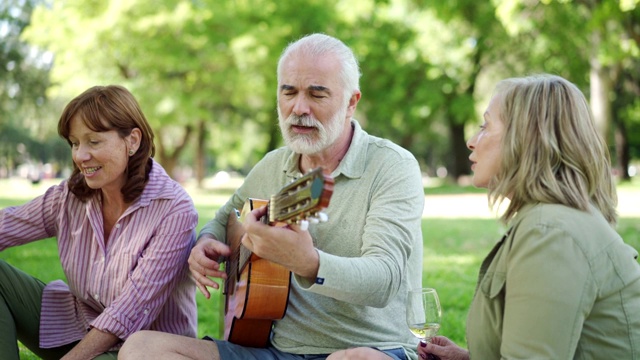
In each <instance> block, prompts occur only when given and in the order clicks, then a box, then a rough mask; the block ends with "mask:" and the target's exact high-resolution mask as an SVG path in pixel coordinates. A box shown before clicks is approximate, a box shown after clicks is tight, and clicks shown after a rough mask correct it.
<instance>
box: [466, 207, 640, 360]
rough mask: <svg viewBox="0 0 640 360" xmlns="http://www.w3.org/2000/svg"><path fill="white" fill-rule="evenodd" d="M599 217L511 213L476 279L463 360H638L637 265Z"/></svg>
mask: <svg viewBox="0 0 640 360" xmlns="http://www.w3.org/2000/svg"><path fill="white" fill-rule="evenodd" d="M637 256H638V252H637V251H636V250H634V249H633V248H632V247H631V246H629V245H627V244H625V243H624V242H623V240H622V239H621V238H620V236H619V235H618V234H617V233H616V232H615V231H614V230H613V229H612V228H611V226H610V225H609V224H608V223H607V222H606V220H605V219H604V217H603V216H602V215H601V214H600V212H599V211H598V210H596V209H595V208H594V207H591V211H590V212H584V211H579V210H576V209H572V208H569V207H566V206H562V205H548V204H545V205H543V204H539V205H535V206H531V205H530V206H527V207H526V208H524V209H522V210H521V211H519V213H518V214H517V215H516V217H515V218H514V219H513V220H512V222H511V227H510V230H509V231H508V233H507V235H505V237H504V238H503V239H502V240H501V241H500V242H499V243H498V244H497V245H496V246H495V248H494V249H493V250H492V251H491V253H490V254H489V256H488V257H487V258H486V259H485V261H484V263H483V264H482V267H481V270H480V277H479V281H478V287H477V289H476V294H475V297H474V299H473V302H472V306H471V309H470V312H469V316H468V322H467V340H468V345H469V351H470V356H471V358H472V359H483V360H484V359H629V360H631V359H640V265H639V264H638V261H637V260H636V258H637Z"/></svg>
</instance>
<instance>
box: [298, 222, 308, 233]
mask: <svg viewBox="0 0 640 360" xmlns="http://www.w3.org/2000/svg"><path fill="white" fill-rule="evenodd" d="M299 225H300V230H302V231H307V230H309V222H308V221H307V220H300V222H299Z"/></svg>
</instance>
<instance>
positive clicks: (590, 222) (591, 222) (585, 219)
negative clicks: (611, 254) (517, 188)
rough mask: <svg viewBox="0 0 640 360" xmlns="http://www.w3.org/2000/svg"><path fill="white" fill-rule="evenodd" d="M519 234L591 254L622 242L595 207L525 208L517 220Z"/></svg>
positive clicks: (515, 225)
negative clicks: (545, 238)
mask: <svg viewBox="0 0 640 360" xmlns="http://www.w3.org/2000/svg"><path fill="white" fill-rule="evenodd" d="M514 220H515V223H514V226H513V227H514V229H517V231H516V232H517V233H520V234H528V233H533V234H539V235H540V236H552V237H553V238H555V239H556V241H560V239H564V240H566V241H568V242H570V243H573V244H574V245H578V246H579V247H580V248H582V249H583V251H585V253H588V254H595V253H597V252H599V251H602V250H603V249H604V248H606V247H608V246H609V245H611V244H612V243H620V242H622V240H621V238H620V235H619V234H618V233H617V232H616V231H615V229H614V228H613V227H612V226H611V225H610V224H609V223H608V222H607V220H606V219H605V218H604V216H603V215H602V213H600V212H599V211H598V210H597V209H596V208H595V207H593V206H590V208H589V209H588V210H579V209H575V208H572V207H569V206H565V205H560V204H536V205H530V206H527V207H525V208H524V209H523V210H522V211H520V212H519V213H518V215H517V216H516V218H515V219H514Z"/></svg>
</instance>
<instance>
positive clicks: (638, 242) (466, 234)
mask: <svg viewBox="0 0 640 360" xmlns="http://www.w3.org/2000/svg"><path fill="white" fill-rule="evenodd" d="M0 188H2V187H0ZM190 193H191V195H192V197H193V199H194V203H195V205H196V208H197V209H198V213H199V214H200V221H199V224H198V228H197V230H198V231H199V230H200V228H202V226H203V225H204V224H205V223H206V222H207V221H208V220H209V219H211V218H212V217H213V216H214V214H215V211H216V210H217V208H218V207H219V206H220V205H221V204H222V202H223V201H225V200H226V199H227V198H228V197H229V195H230V193H231V190H230V189H221V190H215V191H212V190H208V191H203V190H190ZM24 201H25V198H24V196H23V197H21V198H16V197H12V195H10V194H6V193H5V194H3V193H2V192H1V191H0V208H5V207H7V206H12V205H17V204H21V203H24ZM422 226H423V235H424V273H423V285H424V286H429V287H434V288H436V289H437V290H438V293H439V295H440V300H441V303H442V308H443V323H442V327H441V330H440V333H441V334H442V335H445V336H448V337H449V338H451V339H452V340H453V341H455V342H456V343H458V344H459V345H461V346H466V340H465V320H466V315H467V309H468V306H469V304H470V302H471V298H472V296H473V292H474V288H475V283H476V280H477V274H478V269H479V267H480V263H481V262H482V260H483V258H484V256H485V255H486V254H487V253H488V252H489V250H490V249H491V247H493V245H494V244H495V242H496V241H497V240H498V239H500V237H501V236H502V233H503V232H504V227H503V226H502V225H500V224H499V223H498V222H497V221H496V220H495V219H482V218H467V219H440V218H437V219H436V218H425V219H423V221H422ZM618 231H619V232H620V233H621V235H622V237H623V238H624V239H625V241H626V242H627V243H629V244H630V245H632V246H633V247H635V248H636V249H640V218H622V219H620V222H619V226H618ZM0 259H4V260H6V261H7V262H9V263H11V264H13V265H15V266H18V267H19V268H20V269H22V270H23V271H25V272H27V273H29V274H31V275H34V276H36V277H38V278H40V279H41V280H42V281H44V282H49V281H52V280H55V279H64V274H63V272H62V268H61V266H60V263H59V260H58V254H57V247H56V243H55V239H47V240H43V241H38V242H35V243H31V244H26V245H23V246H19V247H15V248H11V249H6V250H5V251H3V252H0ZM196 300H197V304H198V312H199V314H198V336H200V337H202V336H204V335H210V336H213V337H220V336H221V327H220V323H221V316H220V315H221V307H220V305H221V303H222V302H221V296H220V295H219V293H218V292H215V291H214V292H212V298H211V299H209V300H207V299H206V298H205V297H204V296H203V295H202V294H201V293H200V292H198V293H197V296H196ZM20 356H21V359H37V357H36V356H35V355H33V354H32V353H31V352H29V351H28V350H27V349H25V348H23V347H21V350H20Z"/></svg>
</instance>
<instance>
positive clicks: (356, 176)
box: [120, 34, 424, 360]
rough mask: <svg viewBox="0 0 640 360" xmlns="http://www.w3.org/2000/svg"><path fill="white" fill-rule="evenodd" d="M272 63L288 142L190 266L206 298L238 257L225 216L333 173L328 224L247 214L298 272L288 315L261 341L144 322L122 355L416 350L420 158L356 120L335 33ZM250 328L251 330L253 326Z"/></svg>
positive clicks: (323, 355) (262, 249) (267, 253)
mask: <svg viewBox="0 0 640 360" xmlns="http://www.w3.org/2000/svg"><path fill="white" fill-rule="evenodd" d="M277 71H278V116H279V124H280V129H281V131H282V135H283V137H284V140H285V142H286V146H285V147H282V148H280V149H277V150H274V151H272V152H270V153H268V154H267V155H266V156H265V157H264V158H263V159H262V160H261V161H260V162H258V164H256V166H255V167H254V168H253V169H252V170H251V172H250V173H249V174H248V175H247V177H246V179H245V181H244V183H243V185H242V186H241V187H240V188H239V189H238V190H237V191H236V192H235V194H234V195H233V196H232V197H231V199H229V201H228V202H227V203H226V204H225V205H224V206H223V207H222V208H221V209H220V210H219V211H218V212H217V214H216V216H215V218H214V219H213V220H211V221H210V222H209V223H208V224H207V225H206V226H205V227H204V228H203V229H202V231H201V233H200V237H199V240H198V243H197V244H196V246H195V247H194V249H193V251H192V253H191V256H190V258H189V265H190V269H191V273H192V275H193V278H194V279H195V280H196V282H197V284H198V287H199V288H200V290H201V291H202V292H203V293H204V294H205V296H206V297H207V298H209V297H210V293H209V290H208V287H211V288H214V289H218V288H219V285H218V283H217V282H215V281H214V280H213V279H214V278H223V279H226V278H227V276H228V275H227V273H226V272H225V270H223V269H222V268H221V261H222V260H221V259H223V258H230V257H233V256H236V255H233V254H232V250H231V249H230V246H229V241H228V239H227V225H228V221H230V217H229V215H230V214H233V213H234V212H235V209H239V208H242V206H243V204H244V203H245V202H246V200H247V199H248V198H258V199H269V198H270V196H271V195H273V194H276V193H277V192H278V191H279V190H280V189H281V188H283V187H284V186H286V185H287V184H289V183H291V182H292V181H293V180H295V179H297V178H300V177H301V176H303V175H304V174H306V173H308V172H309V171H310V170H313V169H317V168H322V171H323V172H324V174H325V175H326V176H327V177H328V178H329V179H333V182H334V186H333V190H332V197H331V199H330V204H329V206H328V207H327V208H326V209H325V213H326V214H327V215H328V219H329V220H328V221H327V222H323V223H318V224H312V225H310V227H309V228H308V229H307V227H306V226H300V225H298V224H289V225H287V226H269V225H268V224H264V223H263V222H261V221H260V220H259V219H260V218H262V217H263V216H264V215H265V213H266V210H265V208H264V207H263V208H259V209H255V210H253V211H252V212H250V213H248V215H247V216H246V218H245V219H244V224H243V226H244V227H243V232H244V235H243V236H242V244H243V246H245V247H246V248H247V249H248V250H250V251H251V252H252V253H253V254H254V255H256V256H258V257H259V258H262V259H266V260H268V261H270V262H272V263H274V264H278V265H280V266H282V267H283V268H285V269H287V270H288V271H290V272H291V274H292V280H291V284H290V287H289V289H288V290H289V293H288V304H287V308H286V313H285V314H284V317H283V318H282V319H278V320H276V321H274V322H273V326H272V328H271V331H270V334H269V331H268V330H267V333H268V338H267V340H266V344H265V346H264V347H252V346H243V345H240V344H237V343H233V342H231V341H225V340H213V339H210V338H208V339H204V340H198V339H190V338H185V337H178V336H173V335H168V334H162V333H154V332H141V333H138V334H135V335H134V336H132V337H130V338H129V340H128V342H127V344H125V347H124V348H123V349H122V350H121V352H120V357H121V358H124V359H146V358H149V359H162V358H191V359H224V360H233V359H260V360H263V359H327V358H328V359H331V360H334V359H354V358H366V359H376V358H377V359H415V358H416V353H415V348H416V345H417V340H416V339H415V338H414V337H413V335H412V334H411V333H410V332H409V330H408V328H407V325H406V323H405V302H406V296H407V291H408V290H409V289H410V288H415V287H420V286H421V284H422V233H421V215H422V210H423V205H424V193H423V188H422V178H421V173H420V168H419V166H418V163H417V161H416V159H415V158H414V157H413V156H412V155H411V153H409V152H408V151H406V150H405V149H402V148H401V147H399V146H397V145H395V144H393V143H392V142H390V141H388V140H385V139H381V138H378V137H374V136H371V135H369V134H367V133H366V132H365V131H364V130H363V129H362V128H361V127H360V125H359V124H358V122H357V121H356V120H354V119H352V116H353V114H354V112H355V110H356V106H357V104H358V102H359V100H360V97H361V92H360V89H359V77H360V70H359V67H358V63H357V61H356V59H355V56H354V55H353V53H352V52H351V50H350V49H349V48H348V47H347V46H346V45H345V44H343V43H342V42H341V41H340V40H338V39H335V38H333V37H330V36H327V35H323V34H312V35H309V36H306V37H303V38H302V39H300V40H298V41H296V42H294V43H292V44H290V45H289V46H288V47H287V48H286V49H285V50H284V52H283V54H282V56H281V57H280V61H279V63H278V69H277ZM231 218H233V215H232V217H231ZM230 237H231V236H230ZM265 303H267V304H268V303H269V301H265ZM227 330H229V329H227ZM247 331H248V332H249V335H250V336H251V331H252V329H251V328H250V329H248V330H247ZM256 331H257V329H256Z"/></svg>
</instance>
